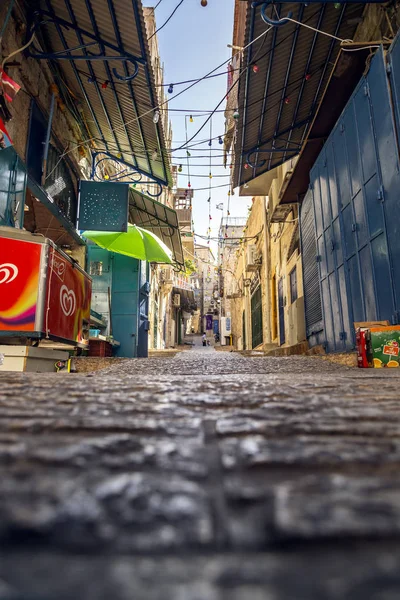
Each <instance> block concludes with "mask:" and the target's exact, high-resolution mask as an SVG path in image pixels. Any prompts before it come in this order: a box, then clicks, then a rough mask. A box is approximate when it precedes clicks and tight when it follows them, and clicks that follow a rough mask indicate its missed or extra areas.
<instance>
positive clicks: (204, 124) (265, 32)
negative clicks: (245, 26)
mask: <svg viewBox="0 0 400 600" xmlns="http://www.w3.org/2000/svg"><path fill="white" fill-rule="evenodd" d="M271 29H272V25H271V27H269V28H268V29H267V30H266V31H264V32H263V33H262V34H261V35H259V36H258V37H257V38H255V40H253V42H252V43H254V42H255V41H256V40H258V39H260V37H262V36H265V35H266V34H267V33H268V32H269V31H271ZM250 45H251V44H248V45H247V46H245V47H244V48H243V50H242V52H244V51H245V50H246V48H248V47H249V46H250ZM261 47H262V46H261ZM254 60H256V57H254V59H253V61H254ZM251 64H253V62H252V63H250V64H249V65H247V66H246V67H244V68H243V69H241V70H240V72H239V76H238V78H237V79H236V81H235V82H234V83H233V84H232V85H231V86H230V88H229V89H228V91H227V92H226V93H225V94H224V96H223V97H222V99H221V100H220V101H219V102H218V104H217V106H216V107H215V109H214V111H213V112H212V113H211V114H210V115H209V116H208V117H207V119H206V120H205V121H204V123H203V125H202V126H201V127H200V128H199V129H198V130H197V131H196V133H195V134H193V135H192V137H191V138H190V139H189V142H191V141H192V140H194V139H195V138H196V137H197V136H198V134H199V133H200V131H202V130H203V129H204V127H205V126H206V125H207V123H208V122H209V121H210V119H211V118H212V116H213V114H214V113H215V111H216V110H217V109H218V108H219V107H220V106H221V104H222V103H223V102H224V101H225V99H226V97H227V95H229V94H230V93H231V91H232V90H233V88H234V87H235V86H236V85H237V84H238V83H239V81H240V78H241V77H242V75H243V74H244V73H246V71H247V70H248V69H249V68H250V66H251ZM186 147H187V146H186ZM183 148H185V146H180V147H178V148H174V149H171V152H175V151H177V150H182V149H183Z"/></svg>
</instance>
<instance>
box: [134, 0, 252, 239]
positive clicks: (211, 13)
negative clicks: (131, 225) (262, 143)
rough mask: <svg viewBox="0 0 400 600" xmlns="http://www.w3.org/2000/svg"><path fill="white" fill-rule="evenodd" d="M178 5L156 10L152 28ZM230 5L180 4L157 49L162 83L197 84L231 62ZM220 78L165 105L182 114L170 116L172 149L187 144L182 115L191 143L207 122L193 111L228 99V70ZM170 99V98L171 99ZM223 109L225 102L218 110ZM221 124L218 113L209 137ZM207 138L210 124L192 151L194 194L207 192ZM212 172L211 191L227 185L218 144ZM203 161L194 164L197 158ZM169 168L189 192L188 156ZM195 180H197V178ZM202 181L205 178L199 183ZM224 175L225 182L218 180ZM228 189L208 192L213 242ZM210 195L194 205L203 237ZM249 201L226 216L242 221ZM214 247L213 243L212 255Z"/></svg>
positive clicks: (190, 0)
mask: <svg viewBox="0 0 400 600" xmlns="http://www.w3.org/2000/svg"><path fill="white" fill-rule="evenodd" d="M156 3H157V0H144V1H143V4H144V5H145V6H155V4H156ZM178 3H179V0H162V2H161V3H160V5H159V7H158V8H157V9H156V24H157V27H160V26H161V25H162V24H163V23H164V22H165V21H166V19H167V18H168V17H169V16H170V14H171V13H172V11H173V10H174V8H175V7H176V6H177V4H178ZM233 14H234V0H208V5H207V6H206V7H205V8H203V7H202V6H201V5H200V0H184V2H183V4H182V5H181V6H180V7H179V8H178V10H177V12H176V13H175V15H174V16H173V17H172V19H171V21H170V22H169V23H168V24H167V25H166V26H165V27H164V29H162V30H161V31H160V32H159V33H158V34H157V36H158V43H159V49H160V57H161V60H162V61H163V62H164V78H165V83H167V84H169V83H175V82H179V81H185V80H188V79H198V78H200V77H202V76H204V75H206V74H207V73H208V72H209V71H211V70H212V69H214V68H215V67H216V66H218V65H219V64H221V63H222V62H223V61H225V60H227V59H228V58H229V57H230V56H231V52H232V51H231V49H230V48H228V47H227V44H231V43H232V31H233ZM217 72H218V73H219V72H222V73H224V74H223V75H221V76H220V77H214V78H211V79H206V80H205V81H203V82H201V83H198V84H197V85H195V86H194V87H193V88H191V89H190V90H188V91H187V92H185V93H184V94H182V95H181V96H179V97H178V98H176V100H172V101H170V103H169V108H170V109H185V110H184V112H173V111H171V112H170V119H171V121H172V129H173V136H174V137H173V148H178V147H179V146H181V145H182V143H184V142H185V139H186V137H185V114H186V115H188V117H187V128H188V137H191V136H192V135H193V134H194V133H195V132H196V131H197V129H198V128H199V127H200V126H201V125H202V124H203V123H204V121H205V117H200V116H199V117H196V113H195V111H196V110H202V111H211V110H213V109H214V108H215V106H216V105H217V104H218V103H219V102H220V100H221V99H222V98H223V97H224V95H225V94H226V89H227V76H226V72H227V67H226V65H224V66H223V67H222V68H221V69H219V70H218V71H217ZM184 87H186V85H175V86H174V94H176V93H177V92H179V91H181V90H182V89H184ZM171 96H173V94H171ZM224 108H225V102H223V104H222V105H221V107H220V109H221V110H223V109H224ZM190 114H193V119H194V122H193V123H190V122H189V115H190ZM224 129H225V120H224V115H223V112H219V113H216V114H215V115H214V116H213V118H212V134H213V137H214V136H216V135H222V136H223V134H224ZM209 136H210V125H209V123H208V124H207V125H206V126H205V128H204V129H203V130H202V131H201V132H200V133H199V135H198V136H197V138H196V139H195V140H193V142H192V144H193V143H195V142H197V141H201V140H207V141H205V142H204V143H203V144H201V145H199V146H196V148H198V149H199V151H197V150H192V149H190V153H191V157H190V159H189V161H190V164H189V166H190V174H191V176H190V182H191V186H192V188H193V189H194V190H196V188H204V187H208V185H209V183H210V179H209V172H210V169H209V166H208V165H209V158H208V157H209V153H210V147H209V145H208V139H209ZM211 148H212V155H215V157H214V158H213V159H212V164H213V167H212V169H211V173H212V175H213V178H212V179H211V185H212V186H217V185H222V184H228V182H229V173H230V169H229V167H228V168H227V169H224V168H223V166H222V162H223V158H222V148H223V146H222V145H219V144H218V140H215V141H213V142H212V146H211ZM196 155H198V156H202V157H204V158H198V159H196V158H195V156H196ZM174 156H176V157H182V158H176V159H175V158H173V164H182V170H183V171H182V174H181V175H180V176H179V180H178V185H179V187H187V183H188V177H187V161H186V159H185V156H186V151H185V150H179V151H177V152H174V153H173V157H174ZM196 175H197V176H196ZM198 175H202V176H203V177H199V176H198ZM217 175H218V176H219V175H222V176H224V177H216V176H217ZM227 194H228V187H221V188H216V189H214V190H212V192H211V206H212V221H211V222H210V223H211V227H212V233H211V235H212V236H214V237H216V236H217V234H218V229H219V225H220V221H221V216H222V214H224V215H226V210H227V201H228V195H227ZM208 197H209V192H208V189H206V190H203V191H195V192H194V199H193V219H194V228H195V232H196V233H198V234H201V235H204V236H206V235H207V229H208V226H209V217H208V202H207V199H208ZM221 202H223V203H224V208H225V210H224V213H222V211H221V210H217V209H216V205H217V204H219V203H221ZM248 205H249V202H248V198H240V197H239V196H238V195H236V194H235V195H234V196H231V198H230V215H231V216H238V217H240V216H245V215H246V214H247V206H248ZM196 241H197V242H198V243H201V244H206V240H202V239H201V238H196ZM215 246H216V244H215V243H212V248H213V249H215Z"/></svg>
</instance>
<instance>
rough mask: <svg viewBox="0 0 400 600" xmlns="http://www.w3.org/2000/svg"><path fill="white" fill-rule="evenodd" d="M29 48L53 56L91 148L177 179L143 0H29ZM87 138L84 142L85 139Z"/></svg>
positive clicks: (165, 180) (141, 170) (164, 179)
mask: <svg viewBox="0 0 400 600" xmlns="http://www.w3.org/2000/svg"><path fill="white" fill-rule="evenodd" d="M29 8H30V11H31V12H30V24H29V30H28V37H31V35H32V34H33V33H36V39H35V40H34V42H33V43H32V44H31V45H30V46H29V48H28V53H29V54H30V56H33V57H34V58H36V59H43V60H49V61H50V62H51V65H52V68H53V72H54V75H55V78H56V81H57V82H58V85H59V89H60V92H61V93H62V95H63V97H64V98H65V99H66V101H67V103H68V106H69V108H71V107H72V110H73V111H74V113H75V114H76V118H77V120H78V121H79V122H80V123H81V126H82V130H84V132H85V136H86V140H87V139H91V140H92V142H93V145H89V146H88V148H89V147H91V148H92V152H93V153H96V152H98V151H101V152H104V153H105V154H101V155H98V156H97V157H95V159H96V160H103V159H104V160H108V159H109V158H111V159H115V160H119V161H121V162H123V165H124V166H125V167H126V168H127V170H126V172H128V171H129V168H130V167H131V170H134V171H136V173H138V174H139V175H143V176H148V177H150V178H151V179H152V180H153V181H155V182H156V183H157V184H159V185H172V180H171V175H170V168H169V161H168V156H167V152H166V146H165V139H164V134H163V128H162V126H161V121H162V119H161V117H160V120H159V121H158V122H157V123H155V122H154V121H153V117H154V109H155V107H156V106H157V104H158V100H157V94H156V87H155V81H154V74H153V69H152V67H151V62H150V52H149V45H148V41H147V35H146V28H145V22H144V17H143V8H142V3H141V1H140V0H134V1H132V0H85V1H83V0H31V1H30V2H29ZM83 141H85V140H83Z"/></svg>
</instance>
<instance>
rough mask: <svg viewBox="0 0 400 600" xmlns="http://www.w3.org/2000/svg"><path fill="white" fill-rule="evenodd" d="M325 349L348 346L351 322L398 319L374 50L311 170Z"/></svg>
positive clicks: (394, 190) (380, 73) (388, 144)
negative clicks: (369, 64) (369, 62)
mask: <svg viewBox="0 0 400 600" xmlns="http://www.w3.org/2000/svg"><path fill="white" fill-rule="evenodd" d="M310 179H311V189H312V194H313V203H314V211H315V229H316V238H317V260H318V265H319V280H320V288H321V299H322V308H323V318H324V328H325V336H326V343H327V350H328V351H331V352H332V351H340V350H348V349H350V348H352V347H353V346H354V342H355V339H354V326H353V322H354V321H369V320H375V319H380V320H384V319H385V320H386V319H387V320H389V321H391V322H392V323H396V322H398V312H397V311H398V307H399V303H400V271H399V269H400V244H399V243H398V239H399V234H400V216H399V211H398V208H396V204H398V190H399V189H400V178H399V165H398V148H397V141H396V136H395V127H394V116H393V113H392V109H391V103H390V94H389V86H388V80H387V75H386V67H385V61H384V56H383V52H382V50H379V51H378V53H377V55H376V56H375V58H374V59H373V61H372V63H371V67H370V70H369V72H368V74H367V76H366V77H363V78H362V80H361V81H360V83H359V85H358V86H357V88H356V90H355V92H354V94H353V96H352V98H351V99H350V101H349V103H348V105H347V106H346V109H345V110H344V112H343V114H342V116H341V118H340V120H339V121H338V123H337V124H336V126H335V129H334V130H333V132H332V133H331V135H330V137H329V138H328V141H327V143H326V145H325V146H324V149H323V150H322V152H321V154H320V155H319V157H318V159H317V161H316V164H315V165H314V167H313V170H312V172H311V177H310Z"/></svg>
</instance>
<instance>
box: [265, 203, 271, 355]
mask: <svg viewBox="0 0 400 600" xmlns="http://www.w3.org/2000/svg"><path fill="white" fill-rule="evenodd" d="M266 198H267V197H266V196H264V199H263V225H264V252H265V300H266V302H265V304H266V311H265V313H266V314H265V323H266V325H267V339H266V343H267V344H271V343H272V339H271V321H270V318H269V315H270V310H269V308H270V304H271V294H270V283H269V276H270V270H269V265H270V260H269V259H270V257H269V235H268V223H267V206H266ZM263 262H264V261H263Z"/></svg>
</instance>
